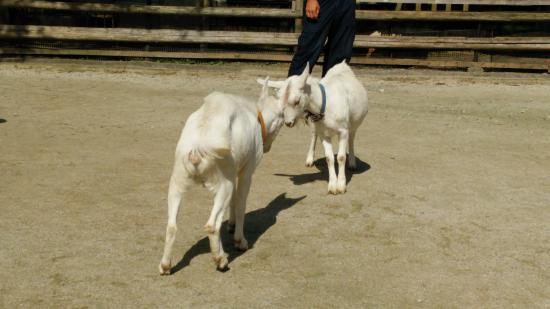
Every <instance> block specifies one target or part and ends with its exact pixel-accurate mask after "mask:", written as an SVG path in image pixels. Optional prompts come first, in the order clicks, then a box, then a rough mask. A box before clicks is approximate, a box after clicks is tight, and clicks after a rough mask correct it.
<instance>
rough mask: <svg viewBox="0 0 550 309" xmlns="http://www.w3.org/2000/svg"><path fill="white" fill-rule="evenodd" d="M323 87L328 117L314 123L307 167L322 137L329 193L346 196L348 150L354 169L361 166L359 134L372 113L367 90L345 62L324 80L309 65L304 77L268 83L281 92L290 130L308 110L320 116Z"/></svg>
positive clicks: (291, 77)
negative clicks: (356, 147) (356, 141)
mask: <svg viewBox="0 0 550 309" xmlns="http://www.w3.org/2000/svg"><path fill="white" fill-rule="evenodd" d="M258 82H260V80H259V81H258ZM319 83H321V84H323V86H324V87H325V90H326V102H327V103H326V110H325V117H324V118H323V120H321V121H318V122H314V123H313V128H312V138H311V143H310V147H309V150H308V154H307V157H306V165H307V166H312V165H313V158H314V151H315V142H316V140H317V136H319V138H320V139H321V141H322V143H323V147H324V149H325V156H326V160H327V165H328V171H329V182H328V192H329V193H331V194H339V193H344V192H346V171H345V163H346V148H348V149H349V167H350V168H351V169H354V168H356V165H357V163H356V159H355V151H354V139H355V132H356V131H357V128H358V127H359V126H360V125H361V123H362V122H363V119H365V116H366V115H367V111H368V106H367V105H368V104H367V102H368V98H367V90H366V89H365V87H364V86H363V85H362V84H361V82H360V81H359V80H358V79H357V78H356V77H355V74H353V71H352V70H351V68H350V67H349V66H348V65H347V64H346V63H345V62H342V63H340V64H337V65H335V66H334V67H332V68H331V69H330V70H329V71H328V72H327V74H326V76H325V77H324V78H323V79H321V80H319V79H317V78H314V77H311V76H310V75H309V65H308V66H307V67H306V69H305V70H304V72H303V73H302V74H301V75H295V76H290V77H289V78H287V79H286V80H285V81H268V85H269V86H270V87H275V88H278V89H279V92H278V95H279V99H280V100H281V104H282V105H283V107H284V118H285V124H286V125H287V126H289V127H292V126H294V124H295V122H296V120H297V119H298V118H302V117H304V115H305V111H306V110H308V111H310V112H313V113H319V112H320V110H321V105H322V94H321V90H320V88H319ZM334 136H336V137H338V155H337V161H338V170H339V172H338V175H336V170H335V167H334V152H333V149H332V142H331V138H332V137H334Z"/></svg>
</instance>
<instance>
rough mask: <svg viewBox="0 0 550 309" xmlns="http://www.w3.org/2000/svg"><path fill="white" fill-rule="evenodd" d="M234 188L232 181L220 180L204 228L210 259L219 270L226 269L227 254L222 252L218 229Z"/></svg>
mask: <svg viewBox="0 0 550 309" xmlns="http://www.w3.org/2000/svg"><path fill="white" fill-rule="evenodd" d="M234 186H235V182H234V180H228V179H222V180H220V183H219V184H218V186H217V188H216V191H215V196H214V207H212V212H211V213H210V218H209V219H208V222H206V225H205V226H204V229H205V230H206V232H207V233H208V240H209V241H210V251H211V252H212V258H213V259H214V263H215V264H216V267H217V268H218V269H219V270H224V269H226V268H227V264H228V260H227V254H225V252H224V251H223V246H222V240H221V238H220V228H221V225H222V219H223V214H224V213H225V210H226V209H227V206H228V205H229V203H230V202H231V196H232V194H233V189H234Z"/></svg>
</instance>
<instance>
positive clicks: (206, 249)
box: [170, 193, 306, 274]
mask: <svg viewBox="0 0 550 309" xmlns="http://www.w3.org/2000/svg"><path fill="white" fill-rule="evenodd" d="M304 198H306V196H302V197H298V198H288V197H286V193H282V194H280V195H279V196H277V197H276V198H275V199H274V200H272V201H271V202H270V203H269V204H268V205H267V206H266V207H264V208H260V209H257V210H254V211H252V212H249V213H247V214H246V217H245V226H244V229H245V231H244V233H245V237H246V239H247V240H248V248H249V250H250V249H251V248H253V247H254V244H255V243H256V241H258V239H259V238H260V237H261V236H262V235H263V234H264V233H265V232H266V231H267V230H268V229H269V228H270V227H272V226H273V225H274V224H275V223H277V215H278V214H279V212H281V211H283V210H285V209H288V208H290V207H292V206H294V205H295V204H296V203H298V202H300V201H301V200H303V199H304ZM221 231H222V241H223V248H224V250H225V251H226V253H227V254H228V255H229V263H231V261H233V260H235V259H236V258H238V257H239V256H241V255H242V254H243V253H245V252H243V251H240V250H237V249H235V247H234V246H233V235H228V234H227V232H226V231H227V221H225V222H224V223H223V225H222V228H221ZM205 253H208V254H209V253H210V244H209V242H208V237H204V238H203V239H201V240H199V241H197V242H196V243H195V244H194V245H193V246H192V247H191V248H189V250H187V252H185V254H184V255H183V257H182V258H181V260H180V261H179V262H178V263H177V264H176V265H174V267H172V269H171V271H170V273H171V274H174V273H176V272H178V271H180V270H182V269H183V268H185V267H186V266H188V265H189V263H190V262H191V260H192V259H193V258H194V257H196V256H198V255H201V254H205Z"/></svg>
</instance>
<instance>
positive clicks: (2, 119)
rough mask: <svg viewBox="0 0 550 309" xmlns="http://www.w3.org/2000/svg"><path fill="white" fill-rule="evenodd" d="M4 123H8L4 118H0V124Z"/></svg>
mask: <svg viewBox="0 0 550 309" xmlns="http://www.w3.org/2000/svg"><path fill="white" fill-rule="evenodd" d="M5 122H8V121H7V120H6V119H4V118H0V123H5Z"/></svg>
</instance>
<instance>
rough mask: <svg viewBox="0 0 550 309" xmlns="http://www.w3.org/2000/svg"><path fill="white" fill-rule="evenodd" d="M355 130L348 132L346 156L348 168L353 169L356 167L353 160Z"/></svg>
mask: <svg viewBox="0 0 550 309" xmlns="http://www.w3.org/2000/svg"><path fill="white" fill-rule="evenodd" d="M355 132H356V131H355V130H352V131H350V132H349V156H348V166H349V169H350V170H355V169H356V168H357V162H356V160H355V145H354V144H355Z"/></svg>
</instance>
